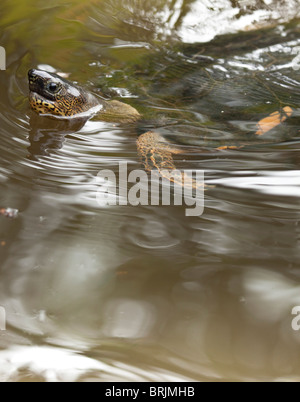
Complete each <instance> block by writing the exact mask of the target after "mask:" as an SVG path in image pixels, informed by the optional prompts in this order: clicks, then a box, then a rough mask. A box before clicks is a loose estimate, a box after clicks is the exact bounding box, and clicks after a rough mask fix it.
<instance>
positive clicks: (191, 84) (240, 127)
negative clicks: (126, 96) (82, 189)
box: [28, 35, 300, 185]
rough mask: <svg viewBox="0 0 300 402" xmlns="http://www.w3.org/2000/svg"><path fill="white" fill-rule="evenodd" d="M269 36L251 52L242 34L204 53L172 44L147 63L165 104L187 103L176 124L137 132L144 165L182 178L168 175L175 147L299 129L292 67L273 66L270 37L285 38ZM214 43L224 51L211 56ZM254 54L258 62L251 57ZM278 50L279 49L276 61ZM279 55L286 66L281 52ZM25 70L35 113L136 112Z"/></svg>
mask: <svg viewBox="0 0 300 402" xmlns="http://www.w3.org/2000/svg"><path fill="white" fill-rule="evenodd" d="M234 38H235V40H236V37H234ZM265 38H266V39H265ZM270 38H271V39H269V37H268V36H264V35H261V36H260V37H257V38H256V39H255V40H256V43H257V46H255V47H254V50H253V52H254V53H251V52H249V43H252V42H250V40H249V38H248V37H247V36H245V37H243V36H241V35H240V36H239V40H238V41H236V42H239V43H235V41H234V40H233V38H228V37H227V38H225V40H226V41H227V42H228V43H227V42H226V47H225V46H224V43H223V42H221V43H217V45H216V43H212V44H211V49H212V50H210V55H208V56H204V55H202V54H201V52H198V53H197V52H195V49H192V51H191V50H190V49H189V48H187V49H186V50H185V52H184V53H183V52H181V53H179V52H176V51H175V52H174V55H175V56H174V60H173V59H172V55H171V54H170V52H168V54H167V59H168V61H169V66H167V67H164V68H163V69H162V71H156V67H155V68H154V70H155V71H154V72H153V73H152V82H153V83H154V84H153V85H152V88H151V90H152V93H155V95H156V97H157V99H159V100H161V102H162V103H163V102H164V101H166V100H167V101H168V105H170V100H172V102H173V105H174V107H173V109H172V112H173V111H174V110H176V106H177V103H176V102H177V100H178V99H180V100H181V101H183V102H185V103H186V110H185V113H183V116H182V118H181V120H180V119H178V116H176V119H175V121H176V124H173V123H174V122H172V124H169V123H168V124H162V125H157V127H155V128H154V129H153V128H151V129H150V130H149V129H145V130H144V131H143V130H142V131H141V132H140V134H139V136H138V138H137V150H138V153H139V155H140V157H141V160H142V162H143V164H144V167H145V169H146V171H151V170H153V169H156V170H158V171H159V173H160V174H161V175H162V176H163V177H165V178H167V179H168V180H170V181H173V182H176V180H177V179H178V182H179V183H182V177H178V176H177V178H176V176H175V178H174V175H172V172H173V171H175V170H176V165H175V162H174V155H176V154H177V155H180V154H188V153H189V154H192V153H194V154H195V153H196V154H197V153H199V152H201V153H202V152H209V151H210V150H213V151H214V152H222V151H227V150H233V151H235V150H237V151H238V150H241V149H243V148H245V147H247V146H249V145H250V146H251V144H253V141H255V143H257V142H259V143H261V144H265V143H269V142H278V141H282V140H287V139H289V138H291V137H292V136H294V133H295V132H296V133H298V128H299V122H298V119H297V116H298V114H299V113H298V112H297V106H298V105H299V102H300V96H299V95H300V94H299V82H298V81H297V79H296V78H297V77H296V73H297V72H296V71H292V72H291V71H290V70H289V71H288V73H291V76H290V77H289V76H287V75H286V74H285V75H284V74H281V73H278V71H280V70H282V67H281V66H279V68H278V69H276V65H275V66H274V63H275V62H274V59H275V58H274V54H270V45H271V44H272V43H273V42H274V41H275V40H276V39H277V40H278V41H279V40H280V41H281V42H282V41H283V40H284V38H283V37H280V38H274V35H273V36H270ZM292 38H293V37H292ZM292 38H291V39H292ZM250 39H251V41H252V40H253V38H250ZM285 39H286V38H285ZM266 40H267V41H270V40H272V42H271V43H269V42H266ZM223 41H224V39H223ZM268 46H269V47H268ZM245 49H246V53H245ZM208 50H209V49H208ZM275 50H276V49H275ZM221 51H223V53H224V57H223V58H222V57H221V58H216V57H215V56H216V55H219V54H220V52H221ZM255 52H256V53H255ZM281 53H282V52H281ZM178 54H179V55H180V58H181V59H180V60H179V62H178ZM212 56H213V57H212ZM225 56H226V57H225ZM159 57H160V58H162V55H159ZM258 57H259V59H258V60H259V61H258V62H257V65H256V66H254V67H253V65H250V61H252V59H255V58H258ZM281 57H282V54H279V56H278V62H279V63H280V62H281ZM247 58H248V59H247ZM176 60H177V63H175V61H176ZM282 62H283V66H285V64H284V63H285V60H282ZM259 63H260V64H259ZM160 64H162V63H160ZM240 65H241V66H240ZM149 71H150V68H149V69H148V70H147V73H149ZM174 71H175V73H174ZM285 73H286V71H285ZM293 74H294V75H293ZM178 77H180V79H179V78H178ZM28 78H29V90H30V92H29V100H30V105H31V108H32V109H33V110H34V111H35V112H37V113H38V114H40V115H47V116H52V117H53V116H55V117H58V118H68V119H73V118H81V117H82V118H89V117H91V116H94V115H95V114H96V115H97V118H98V119H100V120H103V121H110V122H121V123H124V124H125V123H130V124H131V123H136V122H138V121H141V120H142V119H143V116H142V113H140V112H139V111H138V110H137V109H136V108H135V107H133V106H131V105H129V104H127V103H124V102H123V101H119V100H107V99H103V98H99V97H98V96H96V95H95V94H92V93H91V92H89V91H87V90H86V89H84V88H83V87H81V86H79V85H77V84H74V83H72V82H71V81H68V80H67V79H65V78H62V77H61V76H60V75H58V74H56V73H50V72H47V71H43V70H38V69H31V70H30V71H29V73H28ZM150 92H151V91H150ZM169 109H170V108H169ZM187 114H190V115H193V116H194V117H195V118H194V119H193V121H192V124H190V123H191V120H189V121H188V123H189V124H186V122H187V119H188V118H187V117H186V116H187ZM295 119H296V120H295ZM182 144H184V147H182V146H181V145H182ZM193 184H194V183H193V182H192V185H193Z"/></svg>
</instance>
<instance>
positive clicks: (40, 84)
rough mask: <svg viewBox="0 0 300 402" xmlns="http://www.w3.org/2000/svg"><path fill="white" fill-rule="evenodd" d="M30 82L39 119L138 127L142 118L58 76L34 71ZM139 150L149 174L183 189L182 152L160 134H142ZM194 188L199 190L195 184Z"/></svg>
mask: <svg viewBox="0 0 300 402" xmlns="http://www.w3.org/2000/svg"><path fill="white" fill-rule="evenodd" d="M28 80H29V102H30V106H31V109H32V110H33V111H35V112H36V113H38V114H39V115H42V116H48V117H53V116H54V117H56V118H58V119H60V118H62V119H78V120H80V119H83V120H86V119H88V118H90V117H92V116H94V115H95V114H97V117H98V119H100V120H101V121H108V122H122V123H134V122H137V121H138V120H140V119H141V118H142V115H141V114H140V113H139V112H138V111H137V110H136V109H135V108H134V107H132V106H130V105H129V104H127V103H123V102H120V101H118V100H104V99H102V98H99V97H97V96H95V95H93V94H92V93H90V92H88V91H87V90H85V89H84V88H83V87H80V86H78V85H76V84H74V83H72V82H70V81H68V80H67V79H65V78H63V77H61V76H60V75H58V74H56V73H51V72H47V71H44V70H38V69H31V70H29V72H28ZM137 150H138V153H139V155H140V156H141V158H142V160H143V163H144V166H145V169H146V170H147V171H151V170H152V169H154V168H155V169H157V170H158V171H159V173H160V175H161V176H162V177H165V178H166V179H167V180H170V181H172V182H175V183H176V182H178V184H180V185H182V183H183V182H182V179H183V176H181V174H179V176H178V172H176V171H177V169H176V166H175V164H174V161H173V157H172V155H173V154H177V153H180V152H182V151H180V150H179V149H177V148H176V146H175V145H172V144H171V143H169V142H168V141H167V140H166V139H165V138H163V136H162V135H161V134H160V133H158V132H155V131H148V132H146V133H143V134H141V135H140V136H139V137H138V140H137ZM174 172H176V174H177V176H176V174H174ZM185 180H187V177H185ZM191 186H193V187H195V186H196V183H195V182H194V181H193V180H192V181H191Z"/></svg>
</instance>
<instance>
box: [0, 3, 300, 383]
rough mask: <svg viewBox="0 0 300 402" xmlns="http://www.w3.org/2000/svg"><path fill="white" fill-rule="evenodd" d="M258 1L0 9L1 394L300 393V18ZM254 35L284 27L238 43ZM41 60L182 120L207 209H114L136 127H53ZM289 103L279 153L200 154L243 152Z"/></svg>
mask: <svg viewBox="0 0 300 402" xmlns="http://www.w3.org/2000/svg"><path fill="white" fill-rule="evenodd" d="M240 3H241V4H240ZM255 3H256V2H255V1H250V0H249V1H243V2H238V1H234V2H230V1H228V0H223V1H218V2H216V1H210V2H208V1H197V0H195V1H192V0H189V1H178V2H177V1H175V2H173V1H160V0H153V1H149V0H148V1H145V2H144V1H143V2H140V1H134V0H127V1H124V0H122V1H117V0H115V1H113V0H112V1H100V0H97V1H96V0H94V1H93V0H90V1H75V0H73V1H69V2H67V3H65V2H61V1H56V2H51V6H50V5H49V6H45V3H44V2H38V3H37V2H36V1H35V2H33V1H26V2H25V1H18V2H17V1H14V0H9V1H6V0H2V2H1V5H0V45H1V46H3V47H5V49H6V52H7V69H6V71H0V87H1V92H0V105H1V107H0V137H1V142H0V155H1V163H0V188H1V192H0V207H11V208H16V209H19V211H20V212H19V216H18V218H16V219H13V220H12V219H8V218H7V217H3V216H0V253H1V254H0V255H1V257H0V258H1V266H0V306H1V307H2V308H4V309H5V312H6V330H5V331H1V332H0V347H1V350H0V378H1V380H2V381H31V380H39V381H44V380H46V381H53V380H59V381H65V380H71V381H78V380H79V381H88V380H98V381H106V380H129V381H139V380H151V381H153V380H154V381H164V380H166V381H173V380H174V381H177V380H200V381H202V380H209V381H220V380H226V381H228V380H238V381H244V380H288V381H289V380H291V381H292V380H296V381H299V379H300V359H299V357H300V332H297V331H294V330H293V329H292V319H293V316H292V314H291V311H292V308H293V307H294V306H298V305H300V269H299V257H300V244H299V240H300V226H299V221H300V209H299V196H300V168H299V166H300V140H299V133H298V131H299V127H300V122H299V109H298V107H297V106H298V105H299V103H298V101H299V100H300V86H299V83H300V78H299V74H300V56H299V54H300V35H299V33H300V29H299V20H297V18H299V17H300V10H299V4H298V1H294V2H293V1H291V0H290V1H289V2H285V1H280V2H279V1H278V2H277V1H271V0H270V1H265V2H258V3H259V6H260V8H255V7H254V6H255ZM212 4H213V6H212ZM255 24H256V26H257V27H261V26H264V25H270V26H271V28H270V29H267V30H266V31H258V32H257V33H256V32H254V33H247V34H243V35H249V36H243V35H241V34H239V33H236V34H234V33H235V32H236V31H238V30H240V29H247V30H248V29H250V28H251V29H253V28H255ZM227 33H233V34H234V35H232V36H228V37H221V38H219V39H217V40H214V41H213V39H214V38H215V35H216V34H219V35H223V34H224V35H225V34H227ZM210 41H212V42H210ZM234 46H236V51H235V50H234V49H235V48H234ZM223 49H224V50H223ZM41 65H48V67H47V68H49V66H51V67H52V68H53V69H56V70H60V71H64V72H67V73H69V74H70V79H72V80H73V81H77V82H80V83H82V84H84V85H85V86H86V87H87V88H89V89H91V90H93V91H94V92H100V87H101V90H102V93H104V94H105V95H107V96H108V94H109V93H110V90H109V89H108V88H113V90H114V92H115V94H117V95H120V96H123V97H124V98H126V99H125V100H126V101H128V102H129V103H131V104H133V105H135V106H136V107H137V108H139V110H141V111H143V112H145V115H147V117H149V119H155V118H156V117H157V116H159V118H161V115H162V114H164V115H166V116H168V117H169V118H170V119H172V124H171V125H169V126H168V130H169V131H168V130H167V131H168V132H170V130H171V134H172V135H173V137H174V136H175V140H176V135H175V134H174V133H177V134H178V137H177V139H179V136H180V138H181V142H182V135H184V136H185V140H184V142H185V143H188V144H189V145H190V144H193V143H195V142H197V145H198V147H199V152H198V153H196V154H195V155H193V157H191V159H190V160H186V161H185V162H182V161H180V158H179V163H181V166H184V167H188V168H196V169H203V170H204V171H205V177H206V181H207V184H209V185H210V187H209V189H208V191H207V192H206V195H205V210H204V214H203V215H202V216H200V217H193V218H187V217H185V213H184V212H185V207H154V206H153V207H151V206H149V207H147V206H139V207H125V206H115V207H106V208H101V207H100V206H99V205H98V203H97V200H96V194H97V180H96V177H97V173H98V172H99V171H100V170H101V169H112V170H113V171H117V170H118V163H119V162H121V161H122V162H128V164H129V166H130V167H131V168H134V167H137V168H138V169H140V168H141V164H140V161H139V158H138V155H137V151H136V135H137V133H136V128H135V127H132V126H130V125H122V124H111V123H103V122H98V121H90V122H88V123H87V124H86V125H85V126H84V127H78V126H76V124H74V126H72V127H68V128H66V127H64V128H63V129H62V126H61V125H60V123H59V122H56V121H51V120H49V121H48V119H46V120H45V121H44V120H43V119H42V121H41V119H39V118H37V117H36V116H35V115H33V113H32V112H31V111H30V110H29V106H28V101H27V92H28V90H27V71H28V69H29V68H32V67H38V66H41ZM200 67H201V68H200ZM203 72H206V73H209V74H208V75H206V77H207V78H206V80H204V81H203V79H204V78H203V77H204V76H203ZM201 74H202V75H201ZM199 77H200V78H201V77H202V78H201V79H200V78H199ZM243 77H244V78H243ZM226 78H227V81H226V82H227V84H224V79H226ZM240 79H241V82H240V81H239V80H240ZM212 80H214V81H215V82H216V83H217V84H218V85H215V86H214V85H212ZM199 82H200V83H202V84H203V82H204V83H205V85H206V88H207V87H209V91H206V93H204V94H203V93H202V92H201V91H202V90H203V86H201V85H202V84H201V85H200V84H199ZM278 94H279V95H278ZM283 106H289V107H292V108H293V111H294V114H293V117H292V118H291V119H290V120H288V121H287V122H286V123H285V124H282V125H280V126H279V127H277V129H275V132H274V133H273V135H271V137H272V138H271V141H269V142H268V143H266V144H262V143H259V144H257V145H256V144H252V145H251V146H249V147H247V148H245V149H243V150H240V151H236V150H229V151H227V152H225V151H222V152H220V151H218V152H217V151H213V152H206V153H203V152H201V149H202V148H203V147H205V142H204V144H203V142H201V141H199V136H197V137H193V135H191V136H188V133H195V130H196V132H198V131H197V130H200V131H201V130H202V131H203V130H208V132H210V134H211V136H210V140H211V138H212V136H215V137H213V139H214V141H215V144H217V143H218V141H217V138H219V135H220V133H223V134H224V135H225V137H226V136H227V137H226V138H227V140H233V139H234V138H236V137H235V136H234V133H236V132H237V131H238V133H239V134H240V135H242V134H243V133H244V132H246V131H249V129H252V128H253V127H255V124H256V122H257V121H258V120H259V119H260V118H263V116H267V115H268V114H270V113H272V112H274V111H276V110H279V109H280V108H281V107H283ZM245 107H246V109H247V110H246V112H242V110H243V111H245ZM243 113H245V114H243ZM222 114H223V118H220V116H222ZM179 115H180V119H181V120H180V122H179V123H176V121H177V120H176V119H178V118H179V117H178V116H179ZM247 119H248V120H247ZM183 122H184V124H183ZM245 122H246V123H247V124H248V125H247V127H246V126H245ZM149 124H150V123H149ZM183 126H184V130H182V127H183ZM274 137H275V138H276V141H275V140H274ZM201 138H202V137H201ZM173 139H174V138H173ZM200 147H202V148H200ZM3 311H4V310H3V309H2V310H1V309H0V312H2V313H3ZM2 315H3V314H2ZM0 323H1V321H0ZM2 324H3V323H2Z"/></svg>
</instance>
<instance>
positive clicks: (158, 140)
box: [137, 131, 203, 189]
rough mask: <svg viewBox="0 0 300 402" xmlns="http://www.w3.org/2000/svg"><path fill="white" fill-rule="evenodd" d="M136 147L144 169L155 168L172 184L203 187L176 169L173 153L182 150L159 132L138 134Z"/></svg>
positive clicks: (149, 170)
mask: <svg viewBox="0 0 300 402" xmlns="http://www.w3.org/2000/svg"><path fill="white" fill-rule="evenodd" d="M137 149H138V153H139V154H140V156H141V158H142V161H143V164H144V166H145V170H146V171H148V172H151V171H153V170H157V171H158V172H159V174H160V175H161V176H162V177H163V178H165V179H166V180H169V181H170V182H172V183H174V184H178V185H180V186H188V187H190V188H193V189H198V188H199V187H201V188H203V183H202V182H201V183H198V182H197V181H196V180H194V179H193V178H191V177H190V176H188V175H187V174H185V173H184V172H182V171H180V170H178V169H177V168H176V166H175V163H174V160H173V154H182V153H185V152H184V151H182V150H180V149H179V148H176V146H172V145H171V144H170V143H168V142H167V141H166V140H165V139H164V138H163V137H162V136H161V135H160V134H159V133H157V132H155V131H148V132H147V133H145V134H142V135H140V137H139V138H138V140H137Z"/></svg>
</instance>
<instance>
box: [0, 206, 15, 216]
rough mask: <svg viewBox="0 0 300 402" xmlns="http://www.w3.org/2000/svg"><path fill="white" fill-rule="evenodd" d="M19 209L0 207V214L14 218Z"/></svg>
mask: <svg viewBox="0 0 300 402" xmlns="http://www.w3.org/2000/svg"><path fill="white" fill-rule="evenodd" d="M18 214H19V211H18V210H17V209H13V208H0V215H2V216H6V217H7V218H12V219H15V218H17V217H18Z"/></svg>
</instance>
